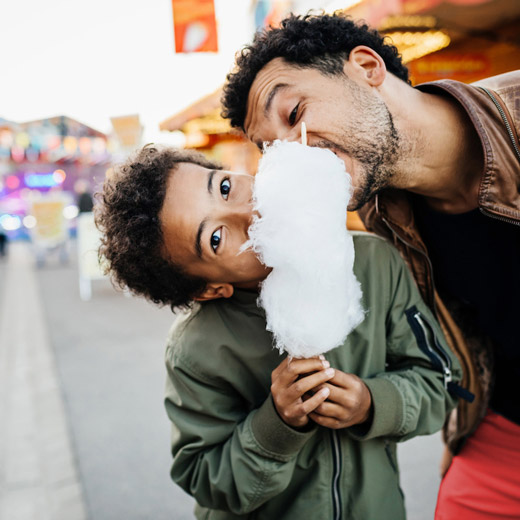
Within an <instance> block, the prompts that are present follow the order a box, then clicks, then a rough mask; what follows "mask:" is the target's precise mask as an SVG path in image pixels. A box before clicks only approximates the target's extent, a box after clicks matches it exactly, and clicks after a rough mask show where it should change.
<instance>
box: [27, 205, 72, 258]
mask: <svg viewBox="0 0 520 520" xmlns="http://www.w3.org/2000/svg"><path fill="white" fill-rule="evenodd" d="M64 208H65V199H64V198H59V197H58V198H56V197H52V198H48V199H40V200H36V201H33V202H32V204H31V210H30V214H31V215H32V216H33V217H34V218H35V219H36V224H35V226H34V228H33V229H32V233H31V236H32V239H33V241H34V243H35V244H37V245H38V246H41V247H45V248H52V247H55V246H57V245H59V244H61V243H63V242H65V241H66V240H67V238H68V230H67V221H66V220H65V217H64V216H63V209H64Z"/></svg>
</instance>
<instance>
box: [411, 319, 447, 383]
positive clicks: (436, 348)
mask: <svg viewBox="0 0 520 520" xmlns="http://www.w3.org/2000/svg"><path fill="white" fill-rule="evenodd" d="M413 318H414V319H415V321H416V322H417V323H418V324H419V326H420V327H421V329H422V332H423V335H424V340H425V344H426V347H427V348H428V350H429V351H430V352H431V354H432V356H433V357H435V358H436V359H437V360H438V362H439V364H440V365H441V367H442V373H443V379H444V388H446V389H448V383H450V382H451V380H452V374H451V359H450V358H449V357H448V356H447V354H446V352H444V349H443V348H442V347H441V346H440V345H439V342H438V341H437V337H436V336H435V332H434V331H433V330H432V329H431V328H430V327H429V326H427V325H426V323H425V320H423V318H422V316H421V313H420V312H419V311H416V312H414V314H413ZM427 327H428V329H429V330H430V332H431V334H432V335H433V345H432V344H431V342H430V341H429V337H428V330H427Z"/></svg>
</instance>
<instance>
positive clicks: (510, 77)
mask: <svg viewBox="0 0 520 520" xmlns="http://www.w3.org/2000/svg"><path fill="white" fill-rule="evenodd" d="M479 85H481V86H488V85H490V86H492V87H494V88H496V89H497V90H499V91H500V89H501V88H504V87H505V88H508V89H509V90H511V88H516V96H514V97H511V100H514V102H518V100H519V99H520V74H519V73H511V74H503V75H501V76H497V77H496V78H490V79H489V80H484V81H482V82H479V83H477V84H475V85H467V84H465V83H460V82H458V81H453V80H440V81H435V82H431V83H423V84H421V85H418V86H417V87H415V88H417V89H418V90H420V91H422V92H431V93H437V94H438V93H439V92H441V91H442V92H445V93H447V94H448V95H450V96H451V97H452V98H454V99H455V100H456V101H457V102H458V103H459V104H460V106H461V107H462V108H463V109H464V110H465V112H466V113H467V115H468V117H469V118H470V120H471V122H472V123H473V126H474V128H475V130H476V132H477V134H478V136H479V139H480V142H481V144H482V150H483V156H484V167H483V170H482V171H481V172H475V175H480V179H481V180H480V189H479V200H478V203H479V207H480V208H481V209H482V210H483V211H484V212H487V213H491V214H492V215H494V216H498V217H504V218H507V219H512V220H520V196H519V193H518V184H519V182H520V163H519V161H518V159H517V157H516V155H515V152H514V150H513V147H512V144H511V141H510V137H509V134H508V132H507V129H506V126H505V123H504V121H503V119H502V116H501V114H500V112H499V111H498V109H497V107H496V105H495V104H494V102H493V101H492V99H491V98H490V97H489V96H488V94H486V93H485V92H484V91H483V90H481V89H480V88H477V87H478V86H479ZM495 95H496V96H498V94H497V93H496V92H495ZM514 123H516V124H518V123H519V122H518V121H515V122H514ZM515 187H516V189H515Z"/></svg>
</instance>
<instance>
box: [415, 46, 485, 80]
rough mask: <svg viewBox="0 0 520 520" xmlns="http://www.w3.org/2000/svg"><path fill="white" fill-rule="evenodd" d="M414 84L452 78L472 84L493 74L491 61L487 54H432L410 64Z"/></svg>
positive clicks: (448, 52) (446, 52) (447, 52)
mask: <svg viewBox="0 0 520 520" xmlns="http://www.w3.org/2000/svg"><path fill="white" fill-rule="evenodd" d="M408 69H409V70H410V76H411V77H412V80H413V83H414V84H416V85H417V84H420V83H425V82H427V81H436V80H438V79H443V78H450V79H455V80H457V81H462V82H465V83H471V82H473V81H477V80H479V79H482V78H485V77H487V76H489V75H490V74H491V73H492V70H491V60H490V59H489V57H488V56H487V55H486V54H485V53H476V52H468V53H465V52H450V51H444V52H439V53H438V54H430V55H429V56H425V57H424V58H421V59H419V60H416V61H412V62H410V63H408Z"/></svg>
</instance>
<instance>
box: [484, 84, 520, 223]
mask: <svg viewBox="0 0 520 520" xmlns="http://www.w3.org/2000/svg"><path fill="white" fill-rule="evenodd" d="M479 88H480V90H482V92H485V93H486V94H487V95H488V96H489V97H490V98H491V101H493V103H494V105H495V106H496V107H497V110H498V113H499V114H500V117H501V118H502V121H503V122H504V125H505V127H506V130H507V134H508V135H509V140H510V141H511V144H512V145H513V149H514V150H515V153H516V156H517V157H518V160H519V161H520V149H519V148H518V145H517V144H516V141H515V135H514V134H513V130H512V129H511V125H510V124H509V120H508V119H507V116H506V113H505V112H504V109H503V108H502V105H500V103H499V102H498V100H497V98H496V97H495V96H494V94H493V92H491V91H490V90H489V89H487V88H486V87H479ZM480 211H481V212H482V213H483V214H484V215H487V216H488V217H491V218H494V219H496V220H501V221H502V222H507V223H509V224H514V225H516V226H520V221H518V220H516V219H512V218H508V217H503V216H501V215H495V214H494V213H493V212H492V211H489V210H487V209H484V208H480Z"/></svg>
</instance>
